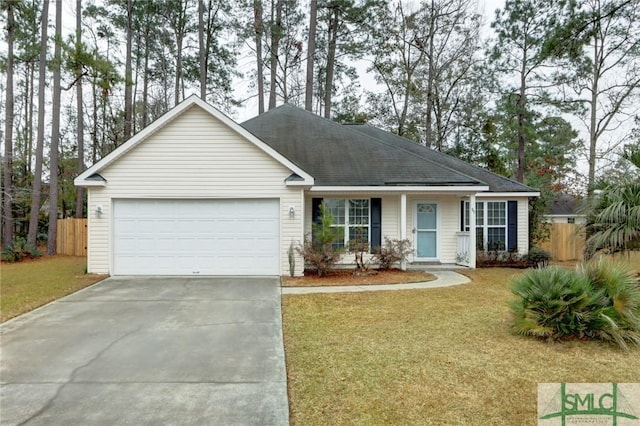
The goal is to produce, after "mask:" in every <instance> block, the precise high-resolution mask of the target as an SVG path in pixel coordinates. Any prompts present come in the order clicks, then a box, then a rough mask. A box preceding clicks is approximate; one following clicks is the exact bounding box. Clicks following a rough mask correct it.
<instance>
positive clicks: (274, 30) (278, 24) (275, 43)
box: [269, 0, 284, 109]
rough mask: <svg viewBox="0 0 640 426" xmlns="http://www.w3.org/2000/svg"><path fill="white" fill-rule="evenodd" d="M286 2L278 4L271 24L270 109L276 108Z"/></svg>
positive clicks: (278, 2) (281, 1)
mask: <svg viewBox="0 0 640 426" xmlns="http://www.w3.org/2000/svg"><path fill="white" fill-rule="evenodd" d="M283 4H284V1H283V0H277V2H276V10H275V12H276V19H275V22H272V23H271V61H270V64H271V79H270V81H271V85H270V87H269V109H273V108H275V107H276V95H277V92H278V91H277V89H276V82H277V75H278V48H279V46H280V38H281V37H282V8H283Z"/></svg>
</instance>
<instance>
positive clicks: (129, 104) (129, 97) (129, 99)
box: [103, 0, 133, 141]
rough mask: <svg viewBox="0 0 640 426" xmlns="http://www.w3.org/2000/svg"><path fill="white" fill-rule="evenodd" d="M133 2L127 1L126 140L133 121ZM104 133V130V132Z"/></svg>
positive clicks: (129, 135)
mask: <svg viewBox="0 0 640 426" xmlns="http://www.w3.org/2000/svg"><path fill="white" fill-rule="evenodd" d="M132 15H133V0H127V51H126V56H125V66H124V80H125V81H124V140H125V141H126V140H128V139H129V138H130V137H131V127H132V120H133V90H132V88H133V77H132V71H131V47H132V46H131V45H132V43H133V28H132V27H133V24H132V20H133V16H132ZM103 131H104V130H103Z"/></svg>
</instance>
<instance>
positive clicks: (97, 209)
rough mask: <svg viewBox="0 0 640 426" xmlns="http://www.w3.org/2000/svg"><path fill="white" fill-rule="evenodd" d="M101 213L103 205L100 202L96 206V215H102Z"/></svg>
mask: <svg viewBox="0 0 640 426" xmlns="http://www.w3.org/2000/svg"><path fill="white" fill-rule="evenodd" d="M101 214H102V206H101V205H99V204H98V205H97V206H96V215H97V216H100V215H101Z"/></svg>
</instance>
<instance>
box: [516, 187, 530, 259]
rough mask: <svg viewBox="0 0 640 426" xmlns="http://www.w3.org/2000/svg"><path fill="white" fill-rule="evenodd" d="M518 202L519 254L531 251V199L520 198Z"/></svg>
mask: <svg viewBox="0 0 640 426" xmlns="http://www.w3.org/2000/svg"><path fill="white" fill-rule="evenodd" d="M513 199H514V200H517V201H518V253H520V254H526V253H527V252H528V251H529V199H528V198H520V199H516V198H513Z"/></svg>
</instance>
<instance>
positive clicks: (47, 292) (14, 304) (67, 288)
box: [0, 256, 105, 322]
mask: <svg viewBox="0 0 640 426" xmlns="http://www.w3.org/2000/svg"><path fill="white" fill-rule="evenodd" d="M86 266H87V258H86V257H74V256H52V257H43V258H40V259H35V260H29V261H25V262H20V263H3V264H2V284H1V285H0V322H4V321H6V320H8V319H9V318H13V317H15V316H17V315H20V314H23V313H25V312H28V311H30V310H32V309H35V308H37V307H38V306H42V305H44V304H46V303H49V302H51V301H52V300H56V299H59V298H60V297H63V296H66V295H67V294H71V293H73V292H74V291H78V290H80V289H81V288H84V287H87V286H88V285H91V284H93V283H95V282H98V281H100V280H101V279H103V278H105V276H104V275H92V274H85V273H84V271H85V270H86Z"/></svg>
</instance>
